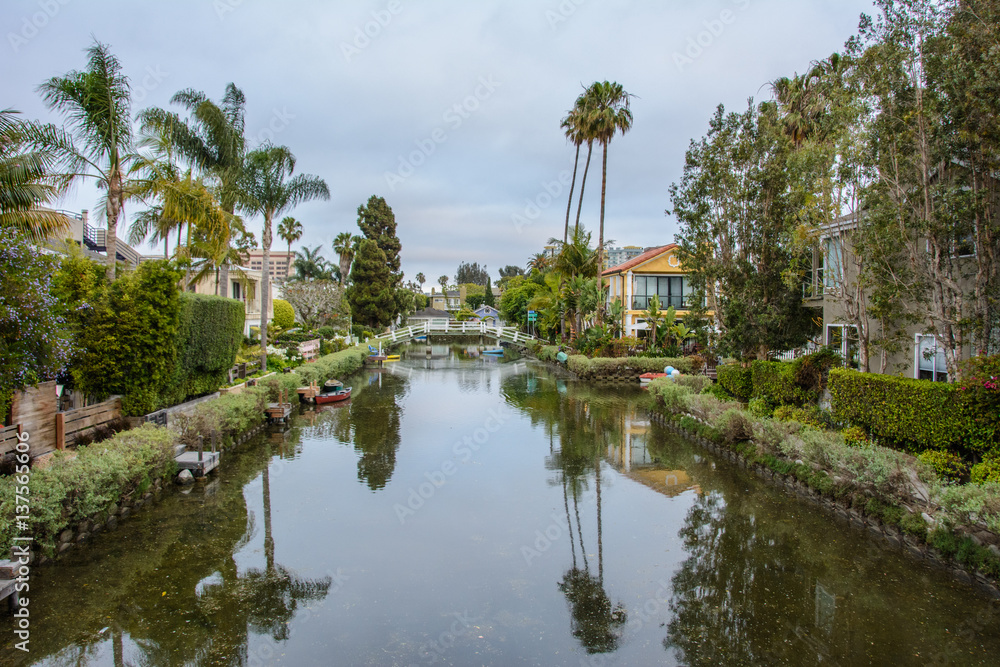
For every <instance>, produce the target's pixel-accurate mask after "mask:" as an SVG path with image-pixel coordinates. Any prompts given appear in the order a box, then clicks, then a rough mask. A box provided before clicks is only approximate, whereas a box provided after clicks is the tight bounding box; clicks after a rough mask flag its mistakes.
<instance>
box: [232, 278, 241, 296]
mask: <svg viewBox="0 0 1000 667" xmlns="http://www.w3.org/2000/svg"><path fill="white" fill-rule="evenodd" d="M233 298H234V299H236V300H237V301H242V300H243V286H242V285H241V284H240V283H239V281H237V280H234V281H233Z"/></svg>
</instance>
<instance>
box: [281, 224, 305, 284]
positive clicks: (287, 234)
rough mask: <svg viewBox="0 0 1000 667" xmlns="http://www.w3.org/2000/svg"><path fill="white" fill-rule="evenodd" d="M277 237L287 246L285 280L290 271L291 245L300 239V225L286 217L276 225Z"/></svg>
mask: <svg viewBox="0 0 1000 667" xmlns="http://www.w3.org/2000/svg"><path fill="white" fill-rule="evenodd" d="M278 236H280V237H281V238H282V240H284V241H285V242H286V243H287V244H288V259H287V260H286V264H285V280H288V275H289V273H290V272H291V270H292V244H293V243H295V242H296V241H298V240H299V239H301V238H302V223H301V222H299V221H298V220H296V219H295V218H293V217H291V216H288V217H286V218H282V219H281V222H279V223H278Z"/></svg>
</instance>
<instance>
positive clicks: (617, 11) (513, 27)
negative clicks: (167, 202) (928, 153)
mask: <svg viewBox="0 0 1000 667" xmlns="http://www.w3.org/2000/svg"><path fill="white" fill-rule="evenodd" d="M871 11H872V3H871V2H870V0H705V1H699V2H690V1H681V0H649V1H647V2H639V1H636V0H561V1H560V0H506V1H504V2H501V1H500V0H476V1H475V2H470V1H468V0H467V1H465V2H459V1H457V0H425V1H424V2H420V3H418V2H416V1H415V0H374V1H372V0H364V1H361V0H358V1H354V2H347V1H341V2H335V3H334V2H321V1H318V0H283V1H282V2H277V1H276V0H273V1H265V0H172V1H171V2H169V3H168V2H165V1H162V0H161V1H160V2H135V1H134V0H131V1H126V0H121V1H113V0H32V1H24V0H4V2H3V3H2V5H0V26H3V31H4V39H3V44H2V45H0V51H2V52H3V56H2V57H0V80H2V82H3V96H4V99H3V100H2V101H0V108H13V109H17V110H20V111H22V112H23V113H24V114H25V115H26V116H27V117H29V118H38V119H43V120H51V121H57V120H59V118H58V117H57V116H55V115H53V114H52V113H51V112H49V111H48V110H47V109H46V108H45V106H44V105H43V104H42V102H41V100H40V98H39V97H38V94H37V93H36V92H35V89H36V87H37V86H38V84H39V83H41V82H42V81H43V80H45V79H47V78H48V77H51V76H55V75H60V74H64V73H66V72H68V71H70V70H73V69H82V68H83V67H85V65H86V56H85V54H84V49H85V48H86V47H87V46H88V45H89V44H91V43H92V41H93V39H94V38H96V39H98V40H100V41H102V42H105V43H107V44H109V45H111V47H112V51H113V53H114V54H115V55H116V56H117V57H118V58H119V60H120V61H121V62H122V64H123V66H124V69H125V71H126V73H127V74H128V76H129V77H130V79H131V84H132V87H133V97H134V100H135V103H134V104H135V110H136V111H138V110H139V109H142V108H144V107H147V106H160V107H168V106H169V100H170V97H171V96H172V95H173V94H174V93H175V92H176V91H178V90H180V89H184V88H195V89H197V90H202V91H204V92H205V93H206V94H208V96H209V97H211V98H212V99H216V100H218V99H219V98H220V97H221V96H222V93H223V90H224V88H225V86H226V84H227V83H228V82H230V81H232V82H235V83H236V84H237V85H238V86H239V87H240V88H242V89H243V91H244V93H245V94H246V97H247V103H248V109H247V134H248V136H249V137H251V140H252V141H253V142H258V141H263V140H271V141H273V142H274V143H278V144H284V145H286V146H288V147H289V148H290V149H291V150H292V151H293V153H294V154H295V155H296V157H297V158H298V164H297V171H299V172H303V173H309V174H316V175H318V176H320V177H322V178H324V179H325V180H326V182H327V183H328V184H329V186H330V190H331V193H332V198H331V200H330V201H327V202H313V203H308V204H304V205H301V206H299V207H298V208H297V209H295V210H294V211H292V215H294V216H295V217H296V218H298V219H299V220H300V221H301V222H302V223H303V226H304V228H305V235H304V237H303V239H302V241H301V244H305V245H309V246H316V245H322V246H323V254H324V255H325V256H327V257H328V258H332V257H333V252H332V250H331V249H330V242H331V241H332V239H333V237H334V236H336V235H337V234H338V233H339V232H342V231H352V232H355V233H357V225H356V220H357V213H356V211H357V207H358V206H359V205H360V204H362V203H363V202H365V201H366V200H367V199H368V197H369V196H371V195H372V194H378V195H381V196H383V197H385V199H386V200H387V201H388V202H389V204H390V206H392V208H393V210H394V211H395V214H396V221H397V223H398V234H399V237H400V239H401V240H402V243H403V252H402V258H403V270H404V271H405V273H406V276H407V278H408V279H409V278H413V277H414V276H415V275H416V274H417V273H418V272H423V273H424V274H425V275H426V276H427V277H428V280H429V281H430V282H431V283H432V284H433V283H434V282H435V281H436V278H437V276H439V275H442V274H447V275H450V276H454V274H455V269H456V267H457V265H458V264H459V263H460V262H462V261H469V262H479V263H480V264H486V265H487V266H488V267H489V269H490V271H491V273H492V274H493V277H494V279H495V278H496V272H497V269H498V268H500V267H502V266H505V265H507V264H517V265H521V266H523V265H524V264H525V263H526V261H527V260H528V258H529V257H530V256H531V255H532V254H533V253H535V252H538V251H540V250H541V248H542V246H543V245H544V244H545V241H546V240H547V239H548V238H549V237H552V236H561V235H562V226H563V222H564V218H565V211H566V197H567V195H568V187H566V185H564V184H565V183H568V181H569V175H570V173H571V170H572V167H573V150H572V147H571V146H569V145H568V144H567V142H566V140H565V137H564V136H563V134H562V132H561V130H560V127H559V123H560V120H561V119H562V118H563V116H564V115H565V113H566V111H567V110H568V109H569V108H570V107H571V106H572V104H573V101H574V100H575V99H576V97H577V95H578V94H579V93H580V92H581V90H582V86H583V85H586V84H589V83H591V82H593V81H595V80H613V81H618V82H619V83H621V84H622V85H623V86H624V87H625V89H626V90H627V91H628V92H630V93H632V94H634V95H635V96H636V97H635V98H634V100H633V102H632V109H633V113H634V116H635V121H634V127H633V129H632V131H631V132H630V133H629V134H627V135H626V136H624V137H619V138H617V139H616V140H615V141H614V142H613V143H612V145H611V149H610V152H609V167H608V200H607V217H606V235H607V237H608V238H610V239H614V240H615V241H617V242H618V244H619V245H625V244H628V245H640V246H652V245H660V244H663V243H669V242H672V241H673V238H674V234H675V233H676V231H677V229H676V224H675V223H674V221H673V220H672V219H670V218H669V217H667V216H665V215H664V209H666V208H668V207H669V205H670V201H669V197H668V188H669V186H670V184H671V183H672V182H674V181H676V180H678V178H679V177H680V173H681V169H682V167H683V163H684V151H685V149H686V147H687V145H688V143H689V142H690V140H691V139H692V138H695V137H700V136H702V135H703V134H704V133H705V131H706V129H707V123H708V119H709V118H710V116H711V114H712V112H713V110H714V108H715V106H716V105H718V104H719V103H723V104H725V105H726V106H727V107H731V108H735V107H741V106H743V105H745V104H746V100H747V98H748V97H750V96H766V95H767V92H768V89H767V86H766V84H767V82H769V81H772V80H774V79H776V78H778V77H780V76H786V75H791V74H792V73H794V72H797V71H798V72H801V71H803V70H805V69H806V68H807V67H808V66H809V63H810V62H811V61H813V60H817V59H821V58H824V57H826V56H828V55H829V54H830V53H832V52H833V51H836V50H839V49H841V47H842V45H843V43H844V42H845V41H846V39H847V38H848V37H850V36H851V35H852V34H853V33H854V31H855V29H856V27H857V23H858V18H859V16H860V14H861V13H863V12H871ZM178 110H179V109H178ZM584 152H585V151H584ZM598 157H599V154H598V153H597V152H595V158H598ZM581 172H582V166H581ZM587 186H588V187H587V191H586V198H585V201H584V207H583V222H584V224H585V225H587V226H588V228H593V229H596V227H597V221H598V214H599V204H600V200H599V196H600V162H599V159H595V160H594V163H593V166H592V169H591V175H590V180H589V181H588V183H587ZM97 197H98V195H97V192H96V190H94V189H92V188H91V187H89V186H81V187H79V188H77V189H76V191H75V192H74V193H72V195H71V196H69V197H68V198H67V199H66V200H64V201H63V202H62V203H61V204H60V207H61V208H66V209H72V210H80V209H84V208H87V209H91V210H93V209H95V208H96V201H97ZM135 210H136V207H135V205H133V206H131V207H130V209H129V211H128V212H127V213H129V214H131V213H134V212H135ZM574 211H575V204H574ZM261 222H262V221H260V220H252V221H250V227H251V229H253V230H254V231H255V233H256V234H257V237H258V238H260V226H261ZM595 239H596V234H595ZM280 245H282V243H281V242H280V241H276V244H275V247H276V248H279V247H280ZM149 252H152V251H149Z"/></svg>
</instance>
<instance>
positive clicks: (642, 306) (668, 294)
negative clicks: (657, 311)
mask: <svg viewBox="0 0 1000 667" xmlns="http://www.w3.org/2000/svg"><path fill="white" fill-rule="evenodd" d="M686 283H687V280H685V279H684V278H683V277H682V276H637V277H636V278H635V292H634V293H633V298H632V310H648V309H649V300H650V298H651V297H652V296H653V295H656V296H658V297H659V299H660V308H662V309H664V310H666V309H667V308H670V307H671V306H673V307H674V308H675V309H676V310H683V309H685V308H687V299H686V298H685V297H686V296H687V294H685V285H686ZM688 293H690V290H688Z"/></svg>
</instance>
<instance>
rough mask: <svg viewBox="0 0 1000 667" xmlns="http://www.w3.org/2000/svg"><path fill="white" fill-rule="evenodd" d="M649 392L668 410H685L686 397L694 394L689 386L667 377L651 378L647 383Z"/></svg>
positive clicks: (686, 405) (686, 404)
mask: <svg viewBox="0 0 1000 667" xmlns="http://www.w3.org/2000/svg"><path fill="white" fill-rule="evenodd" d="M649 393H650V394H652V395H653V396H655V397H656V398H657V400H658V402H659V403H661V404H662V405H663V407H664V408H666V410H667V411H669V412H684V411H686V410H687V407H688V399H689V398H690V397H691V396H693V395H694V392H693V391H692V390H691V389H690V388H689V387H685V386H683V385H680V384H677V383H675V382H674V381H673V380H670V379H667V378H662V379H659V380H653V382H651V383H650V385H649Z"/></svg>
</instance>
